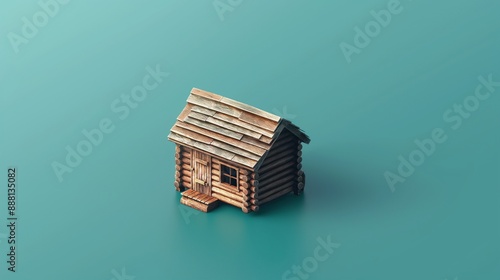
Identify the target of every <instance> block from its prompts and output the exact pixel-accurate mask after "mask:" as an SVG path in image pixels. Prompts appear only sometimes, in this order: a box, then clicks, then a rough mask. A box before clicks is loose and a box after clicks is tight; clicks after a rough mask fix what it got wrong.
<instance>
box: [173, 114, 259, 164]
mask: <svg viewBox="0 0 500 280" xmlns="http://www.w3.org/2000/svg"><path fill="white" fill-rule="evenodd" d="M177 125H178V126H180V127H182V128H185V129H188V130H191V131H193V132H196V133H199V134H206V133H207V132H208V131H207V130H206V129H203V128H200V127H198V126H195V125H192V124H189V123H182V122H179V123H177ZM210 137H211V138H213V139H216V140H219V141H222V142H224V143H227V144H229V145H233V146H236V147H238V148H240V149H243V150H245V151H248V152H251V153H253V154H255V155H257V156H262V155H263V154H264V153H265V152H266V150H265V149H263V148H260V147H257V146H255V145H251V144H247V143H244V142H242V141H240V140H236V139H234V138H231V137H227V136H225V135H222V134H219V133H210Z"/></svg>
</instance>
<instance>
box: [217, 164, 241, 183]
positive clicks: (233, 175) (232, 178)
mask: <svg viewBox="0 0 500 280" xmlns="http://www.w3.org/2000/svg"><path fill="white" fill-rule="evenodd" d="M220 173H221V174H220V180H221V182H222V183H225V184H228V185H231V186H234V187H238V171H237V170H236V169H234V168H232V167H229V166H227V165H224V164H221V172H220Z"/></svg>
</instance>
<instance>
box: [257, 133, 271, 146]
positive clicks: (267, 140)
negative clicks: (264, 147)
mask: <svg viewBox="0 0 500 280" xmlns="http://www.w3.org/2000/svg"><path fill="white" fill-rule="evenodd" d="M259 140H260V141H262V142H264V143H267V144H271V142H273V138H271V137H267V136H265V135H262V136H261V137H260V138H259Z"/></svg>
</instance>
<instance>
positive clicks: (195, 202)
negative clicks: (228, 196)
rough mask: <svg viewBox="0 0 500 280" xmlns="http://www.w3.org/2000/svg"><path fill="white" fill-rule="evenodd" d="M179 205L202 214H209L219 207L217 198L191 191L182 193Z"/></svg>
mask: <svg viewBox="0 0 500 280" xmlns="http://www.w3.org/2000/svg"><path fill="white" fill-rule="evenodd" d="M181 203H182V204H184V205H187V206H189V207H192V208H194V209H197V210H200V211H203V212H210V211H212V210H214V209H215V208H217V206H219V200H218V199H217V198H215V197H211V196H209V195H207V194H203V193H200V192H197V191H195V190H192V189H189V190H187V191H185V192H183V193H182V197H181Z"/></svg>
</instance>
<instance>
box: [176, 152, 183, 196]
mask: <svg viewBox="0 0 500 280" xmlns="http://www.w3.org/2000/svg"><path fill="white" fill-rule="evenodd" d="M180 153H181V147H180V146H179V145H175V181H174V186H175V190H176V191H178V192H180V191H181V187H182V183H181V171H182V170H181V169H182V168H181V164H180V161H181V155H180Z"/></svg>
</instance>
